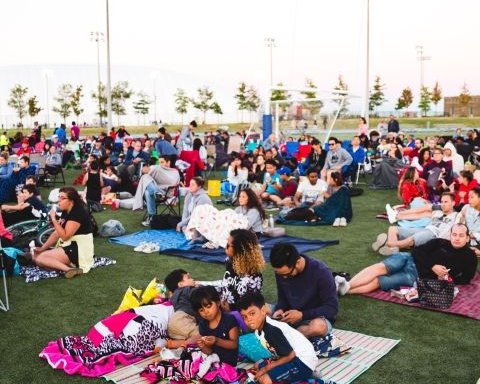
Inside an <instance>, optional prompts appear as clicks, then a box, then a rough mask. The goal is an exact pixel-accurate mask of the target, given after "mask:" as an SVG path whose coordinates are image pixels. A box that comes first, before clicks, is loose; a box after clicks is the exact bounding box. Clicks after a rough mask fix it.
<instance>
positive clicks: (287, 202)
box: [277, 165, 298, 208]
mask: <svg viewBox="0 0 480 384" xmlns="http://www.w3.org/2000/svg"><path fill="white" fill-rule="evenodd" d="M277 173H278V174H279V175H280V179H281V181H282V188H281V189H280V191H279V193H280V199H281V200H280V201H279V202H278V203H277V205H279V206H285V207H287V208H292V207H294V202H293V198H294V196H295V193H296V192H297V188H298V184H297V180H296V179H295V177H292V176H291V175H292V170H291V169H290V168H289V167H288V166H286V165H285V166H283V167H282V168H280V169H279V170H278V171H277Z"/></svg>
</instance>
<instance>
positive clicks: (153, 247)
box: [142, 243, 160, 253]
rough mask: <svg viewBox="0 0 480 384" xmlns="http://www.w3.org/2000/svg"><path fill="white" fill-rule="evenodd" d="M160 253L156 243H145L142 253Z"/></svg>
mask: <svg viewBox="0 0 480 384" xmlns="http://www.w3.org/2000/svg"><path fill="white" fill-rule="evenodd" d="M158 251H160V246H159V245H158V244H156V243H147V245H146V246H145V248H143V250H142V252H143V253H154V252H158Z"/></svg>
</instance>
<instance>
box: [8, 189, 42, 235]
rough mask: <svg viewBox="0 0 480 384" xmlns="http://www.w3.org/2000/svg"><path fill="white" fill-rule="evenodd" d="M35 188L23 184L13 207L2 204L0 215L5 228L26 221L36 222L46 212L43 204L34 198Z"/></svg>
mask: <svg viewBox="0 0 480 384" xmlns="http://www.w3.org/2000/svg"><path fill="white" fill-rule="evenodd" d="M36 190H37V187H36V186H35V185H33V184H25V185H24V186H23V187H22V190H21V191H20V193H19V194H18V203H17V204H15V205H6V204H2V205H1V206H0V214H1V217H2V220H3V223H4V225H5V226H6V227H9V226H10V225H13V224H16V223H20V222H22V221H26V220H37V219H39V218H40V217H41V216H42V214H43V213H44V212H45V211H46V208H45V206H44V205H43V203H42V202H41V201H40V200H39V199H38V198H37V197H36V196H35V192H36Z"/></svg>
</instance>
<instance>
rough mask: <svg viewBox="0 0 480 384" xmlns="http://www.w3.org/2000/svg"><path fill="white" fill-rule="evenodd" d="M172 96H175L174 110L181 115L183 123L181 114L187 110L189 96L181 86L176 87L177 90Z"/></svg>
mask: <svg viewBox="0 0 480 384" xmlns="http://www.w3.org/2000/svg"><path fill="white" fill-rule="evenodd" d="M173 96H174V97H175V112H177V113H178V114H179V115H180V116H181V117H182V124H183V116H184V115H185V114H186V113H187V112H188V106H189V104H190V98H189V97H188V96H187V93H186V92H185V91H184V90H183V89H181V88H178V89H177V92H175V94H174V95H173Z"/></svg>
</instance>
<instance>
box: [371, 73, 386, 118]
mask: <svg viewBox="0 0 480 384" xmlns="http://www.w3.org/2000/svg"><path fill="white" fill-rule="evenodd" d="M384 89H385V84H382V82H381V80H380V76H376V77H375V82H374V83H373V91H372V92H370V100H369V102H368V109H369V111H371V112H375V111H376V110H377V108H378V107H380V106H381V105H382V104H383V103H384V102H385V100H386V99H385V94H384V93H383V91H384Z"/></svg>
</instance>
